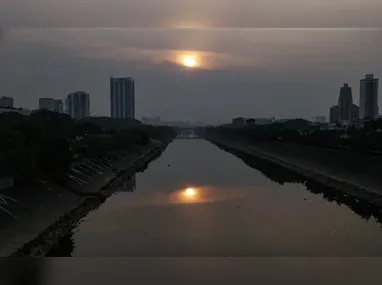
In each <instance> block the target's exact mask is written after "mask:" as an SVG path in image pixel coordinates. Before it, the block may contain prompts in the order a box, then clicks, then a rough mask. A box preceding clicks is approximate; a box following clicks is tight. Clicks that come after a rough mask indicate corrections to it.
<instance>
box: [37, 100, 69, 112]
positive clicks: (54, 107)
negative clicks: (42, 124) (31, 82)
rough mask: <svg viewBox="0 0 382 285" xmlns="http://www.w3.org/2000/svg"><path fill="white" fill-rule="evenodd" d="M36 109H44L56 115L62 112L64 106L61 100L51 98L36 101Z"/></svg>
mask: <svg viewBox="0 0 382 285" xmlns="http://www.w3.org/2000/svg"><path fill="white" fill-rule="evenodd" d="M38 107H39V109H46V110H49V111H55V112H58V113H63V112H64V105H63V102H62V100H57V99H53V98H40V99H39V101H38Z"/></svg>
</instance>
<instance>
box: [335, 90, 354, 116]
mask: <svg viewBox="0 0 382 285" xmlns="http://www.w3.org/2000/svg"><path fill="white" fill-rule="evenodd" d="M352 106H353V95H352V90H351V87H350V86H349V84H347V83H345V84H344V86H343V87H341V90H340V97H339V98H338V107H339V120H340V121H341V122H342V121H350V120H351V118H352Z"/></svg>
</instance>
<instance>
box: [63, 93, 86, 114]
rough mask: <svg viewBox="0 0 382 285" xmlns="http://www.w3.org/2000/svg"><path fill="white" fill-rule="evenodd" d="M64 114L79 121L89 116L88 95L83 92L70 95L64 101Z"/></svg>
mask: <svg viewBox="0 0 382 285" xmlns="http://www.w3.org/2000/svg"><path fill="white" fill-rule="evenodd" d="M65 109H66V113H67V114H69V115H70V116H71V117H72V118H75V119H81V118H84V117H89V116H90V95H89V94H88V93H86V92H84V91H76V92H74V93H70V94H69V95H68V96H67V98H66V100H65Z"/></svg>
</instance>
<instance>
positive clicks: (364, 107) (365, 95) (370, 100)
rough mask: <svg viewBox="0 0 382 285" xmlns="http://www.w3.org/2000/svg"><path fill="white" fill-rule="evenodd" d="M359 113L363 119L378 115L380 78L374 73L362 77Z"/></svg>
mask: <svg viewBox="0 0 382 285" xmlns="http://www.w3.org/2000/svg"><path fill="white" fill-rule="evenodd" d="M359 113H360V114H359V115H360V118H361V119H365V118H367V119H374V118H376V117H378V79H377V78H374V75H373V74H366V75H365V78H363V79H361V84H360V103H359Z"/></svg>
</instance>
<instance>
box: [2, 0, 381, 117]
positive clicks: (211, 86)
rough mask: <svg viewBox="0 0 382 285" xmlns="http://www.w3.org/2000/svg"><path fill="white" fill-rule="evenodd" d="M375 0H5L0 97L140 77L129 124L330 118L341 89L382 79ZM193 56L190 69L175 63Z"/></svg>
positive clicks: (103, 89) (56, 93)
mask: <svg viewBox="0 0 382 285" xmlns="http://www.w3.org/2000/svg"><path fill="white" fill-rule="evenodd" d="M381 14H382V1H380V0H375V1H372V0H330V1H329V0H321V1H311V0H291V1H286V0H203V1H202V0H192V1H186V0H66V1H56V0H28V1H25V0H12V1H11V0H2V1H1V2H0V27H2V28H0V95H8V96H13V97H14V98H15V101H16V105H17V106H22V107H27V108H36V107H37V103H38V98H39V97H56V98H64V97H65V96H66V95H67V94H68V93H69V92H72V91H76V90H85V91H88V92H89V93H90V94H91V109H92V113H96V114H97V115H109V77H110V76H133V77H134V78H135V79H136V110H137V112H136V113H137V117H138V118H139V119H140V118H141V116H143V115H147V116H156V115H158V116H161V117H163V118H164V119H174V120H175V119H187V120H204V121H208V122H216V121H217V120H229V119H230V118H232V117H234V116H240V115H242V116H246V117H268V116H277V117H283V118H287V117H307V118H311V117H312V116H315V115H327V114H328V111H329V107H330V106H331V105H333V104H336V101H337V98H338V94H339V88H340V87H341V85H342V84H343V83H345V82H346V83H349V84H350V85H351V86H352V87H353V97H354V100H355V102H356V103H357V104H358V101H359V79H360V78H362V77H363V76H364V74H366V73H374V74H375V75H376V76H377V77H381V76H382V55H381V52H382V30H380V29H379V27H382V17H380V15H381ZM186 55H191V56H194V57H195V58H196V59H197V61H198V64H199V66H198V68H194V69H188V68H185V67H183V66H182V65H180V64H179V62H180V60H181V58H182V57H183V56H186Z"/></svg>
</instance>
